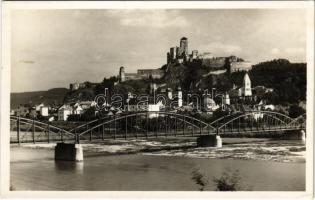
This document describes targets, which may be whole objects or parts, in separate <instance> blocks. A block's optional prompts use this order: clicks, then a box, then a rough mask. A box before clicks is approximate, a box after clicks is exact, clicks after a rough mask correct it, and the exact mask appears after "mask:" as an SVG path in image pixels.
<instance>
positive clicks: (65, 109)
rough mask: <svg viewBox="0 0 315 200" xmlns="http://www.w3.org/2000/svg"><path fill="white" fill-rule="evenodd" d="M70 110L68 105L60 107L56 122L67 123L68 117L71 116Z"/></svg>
mask: <svg viewBox="0 0 315 200" xmlns="http://www.w3.org/2000/svg"><path fill="white" fill-rule="evenodd" d="M72 111H73V110H72V108H71V106H70V105H66V104H64V105H62V106H61V107H60V108H59V109H58V120H59V121H67V119H68V117H69V115H71V114H72Z"/></svg>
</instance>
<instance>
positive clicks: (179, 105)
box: [177, 87, 183, 107]
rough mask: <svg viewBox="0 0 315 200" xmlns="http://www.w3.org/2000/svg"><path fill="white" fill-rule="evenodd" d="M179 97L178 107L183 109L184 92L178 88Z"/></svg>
mask: <svg viewBox="0 0 315 200" xmlns="http://www.w3.org/2000/svg"><path fill="white" fill-rule="evenodd" d="M177 97H178V107H182V106H183V92H182V88H181V87H178V89H177Z"/></svg>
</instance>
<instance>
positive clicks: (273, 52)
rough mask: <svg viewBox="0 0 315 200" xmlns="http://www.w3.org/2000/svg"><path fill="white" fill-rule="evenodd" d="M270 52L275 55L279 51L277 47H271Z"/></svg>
mask: <svg viewBox="0 0 315 200" xmlns="http://www.w3.org/2000/svg"><path fill="white" fill-rule="evenodd" d="M271 53H272V54H274V55H277V54H279V53H280V50H279V49H278V48H273V49H272V50H271Z"/></svg>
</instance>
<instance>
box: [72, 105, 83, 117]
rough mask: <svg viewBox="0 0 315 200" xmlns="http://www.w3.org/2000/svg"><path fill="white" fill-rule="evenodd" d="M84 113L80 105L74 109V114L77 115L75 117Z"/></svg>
mask: <svg viewBox="0 0 315 200" xmlns="http://www.w3.org/2000/svg"><path fill="white" fill-rule="evenodd" d="M83 112H84V110H83V108H82V107H81V106H80V105H78V106H76V107H74V109H73V114H75V115H81V114H82V113H83Z"/></svg>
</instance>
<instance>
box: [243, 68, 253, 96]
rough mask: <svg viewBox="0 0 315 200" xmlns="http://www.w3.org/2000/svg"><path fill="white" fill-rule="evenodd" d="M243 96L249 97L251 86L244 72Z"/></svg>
mask: <svg viewBox="0 0 315 200" xmlns="http://www.w3.org/2000/svg"><path fill="white" fill-rule="evenodd" d="M243 96H245V97H251V96H252V86H251V81H250V78H249V76H248V74H247V73H246V74H245V76H244V79H243Z"/></svg>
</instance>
